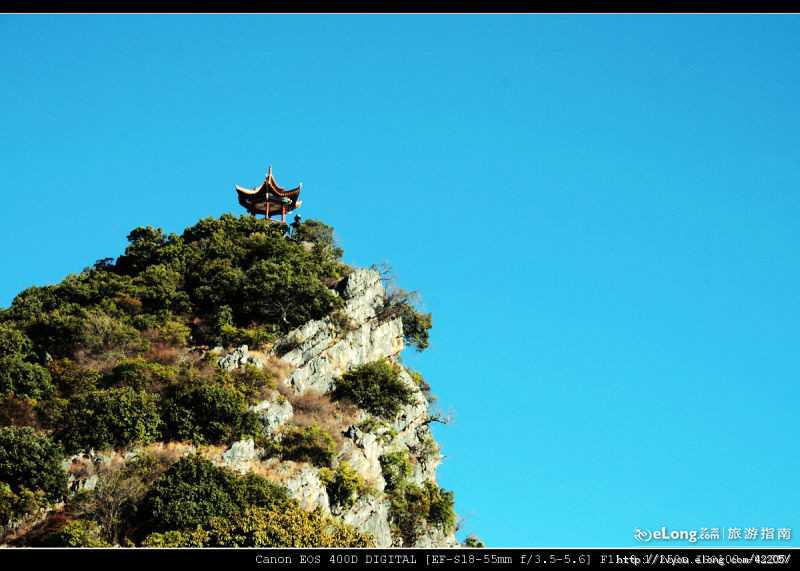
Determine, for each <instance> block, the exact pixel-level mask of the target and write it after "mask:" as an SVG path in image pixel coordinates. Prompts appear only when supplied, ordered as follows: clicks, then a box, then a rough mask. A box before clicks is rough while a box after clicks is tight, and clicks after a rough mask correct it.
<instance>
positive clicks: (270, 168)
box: [267, 165, 272, 179]
mask: <svg viewBox="0 0 800 571" xmlns="http://www.w3.org/2000/svg"><path fill="white" fill-rule="evenodd" d="M270 178H272V165H269V170H268V171H267V179H270Z"/></svg>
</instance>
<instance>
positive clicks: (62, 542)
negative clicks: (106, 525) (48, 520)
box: [48, 519, 111, 547]
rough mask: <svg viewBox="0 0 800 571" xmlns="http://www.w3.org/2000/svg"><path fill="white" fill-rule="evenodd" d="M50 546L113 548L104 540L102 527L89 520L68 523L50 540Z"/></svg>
mask: <svg viewBox="0 0 800 571" xmlns="http://www.w3.org/2000/svg"><path fill="white" fill-rule="evenodd" d="M48 544H49V545H53V546H60V547H111V545H110V544H109V543H108V542H107V541H106V540H105V539H103V537H102V530H101V529H100V525H99V524H98V523H97V522H96V521H92V520H87V519H74V520H72V521H69V522H67V524H66V525H64V527H63V528H61V531H59V532H57V533H55V534H53V535H52V536H50V537H49V538H48Z"/></svg>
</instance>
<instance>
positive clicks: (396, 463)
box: [378, 450, 411, 492]
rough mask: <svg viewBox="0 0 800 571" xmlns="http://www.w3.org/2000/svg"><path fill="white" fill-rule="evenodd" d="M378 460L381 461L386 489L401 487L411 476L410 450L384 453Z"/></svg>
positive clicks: (388, 490) (389, 490)
mask: <svg viewBox="0 0 800 571" xmlns="http://www.w3.org/2000/svg"><path fill="white" fill-rule="evenodd" d="M378 460H379V461H380V463H381V472H383V479H384V480H385V481H386V491H387V492H391V491H392V490H394V489H396V488H399V487H401V486H402V485H403V482H405V480H406V479H407V478H408V477H409V476H411V462H410V460H409V454H408V450H397V451H395V452H389V453H387V454H384V455H382V456H381V457H380V458H378Z"/></svg>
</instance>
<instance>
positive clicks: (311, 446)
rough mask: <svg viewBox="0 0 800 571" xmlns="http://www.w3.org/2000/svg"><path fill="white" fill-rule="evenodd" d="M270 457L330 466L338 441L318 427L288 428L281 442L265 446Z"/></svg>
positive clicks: (285, 429) (268, 443)
mask: <svg viewBox="0 0 800 571" xmlns="http://www.w3.org/2000/svg"><path fill="white" fill-rule="evenodd" d="M265 448H266V450H267V455H268V456H280V457H281V458H282V459H284V460H294V461H295V462H310V463H311V464H314V465H315V466H320V467H322V466H330V465H331V463H332V462H333V458H334V457H335V456H336V441H335V440H334V439H333V436H331V435H330V434H329V433H328V432H326V431H325V430H323V429H322V428H320V427H319V426H317V425H313V424H312V425H311V426H287V427H286V428H284V429H283V431H282V433H281V438H280V440H279V441H275V440H273V441H270V442H267V443H266V444H265Z"/></svg>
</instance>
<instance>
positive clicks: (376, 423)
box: [357, 416, 397, 446]
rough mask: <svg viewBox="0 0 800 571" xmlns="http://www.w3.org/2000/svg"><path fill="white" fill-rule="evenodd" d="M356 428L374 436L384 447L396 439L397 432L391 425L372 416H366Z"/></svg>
mask: <svg viewBox="0 0 800 571" xmlns="http://www.w3.org/2000/svg"><path fill="white" fill-rule="evenodd" d="M357 428H358V429H359V430H363V431H364V432H370V433H372V434H374V435H375V436H377V437H378V440H379V441H380V442H381V443H382V444H383V445H384V446H385V445H388V444H390V443H391V442H392V440H394V439H395V438H396V437H397V431H396V430H395V429H394V428H393V427H392V425H391V424H389V423H388V422H386V421H385V420H382V419H379V418H375V417H374V416H368V417H367V418H365V419H364V420H362V421H361V422H359V423H358V425H357Z"/></svg>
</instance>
